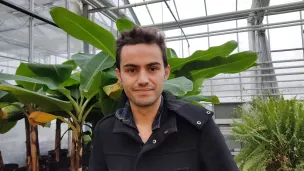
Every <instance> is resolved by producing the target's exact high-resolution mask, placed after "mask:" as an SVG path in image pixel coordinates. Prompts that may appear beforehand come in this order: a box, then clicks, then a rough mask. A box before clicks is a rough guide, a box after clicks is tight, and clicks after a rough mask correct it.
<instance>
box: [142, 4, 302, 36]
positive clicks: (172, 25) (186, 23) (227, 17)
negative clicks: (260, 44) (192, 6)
mask: <svg viewBox="0 0 304 171" xmlns="http://www.w3.org/2000/svg"><path fill="white" fill-rule="evenodd" d="M303 9H304V1H300V2H295V3H287V4H282V5H274V6H268V7H261V8H252V9H247V10H240V11H234V12H228V13H222V14H215V15H209V16H204V17H196V18H191V19H185V20H180V21H179V24H180V26H181V27H190V26H197V25H203V24H210V23H218V22H224V21H232V20H238V19H246V18H248V16H249V14H250V13H251V12H255V11H260V10H266V11H265V15H268V14H272V13H284V12H288V11H294V10H303ZM143 27H157V28H162V29H163V30H171V29H176V28H179V26H178V24H177V23H176V22H175V21H171V22H166V23H160V24H153V25H145V26H143Z"/></svg>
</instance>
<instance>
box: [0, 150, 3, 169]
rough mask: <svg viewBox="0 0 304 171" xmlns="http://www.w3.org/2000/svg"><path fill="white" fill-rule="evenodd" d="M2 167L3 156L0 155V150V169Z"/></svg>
mask: <svg viewBox="0 0 304 171" xmlns="http://www.w3.org/2000/svg"><path fill="white" fill-rule="evenodd" d="M3 168H4V163H3V158H2V155H1V151H0V170H2V169H3Z"/></svg>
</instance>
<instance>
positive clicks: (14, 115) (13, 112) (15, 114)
mask: <svg viewBox="0 0 304 171" xmlns="http://www.w3.org/2000/svg"><path fill="white" fill-rule="evenodd" d="M1 113H2V115H5V119H6V120H7V121H8V122H13V121H18V120H20V119H23V118H24V114H23V112H22V111H21V110H20V109H19V108H18V107H16V106H15V105H13V104H10V105H8V106H5V107H2V108H1ZM0 118H1V117H0ZM2 118H3V117H2Z"/></svg>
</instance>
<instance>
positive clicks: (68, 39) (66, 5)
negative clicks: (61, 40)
mask: <svg viewBox="0 0 304 171" xmlns="http://www.w3.org/2000/svg"><path fill="white" fill-rule="evenodd" d="M65 7H66V9H70V0H65ZM67 58H68V60H70V59H71V37H70V35H69V34H67Z"/></svg>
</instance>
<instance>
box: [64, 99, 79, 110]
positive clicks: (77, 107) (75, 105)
mask: <svg viewBox="0 0 304 171" xmlns="http://www.w3.org/2000/svg"><path fill="white" fill-rule="evenodd" d="M67 98H68V99H69V100H70V102H71V103H72V105H73V106H74V108H75V110H76V113H79V110H80V109H79V106H78V104H77V102H76V101H75V100H74V99H73V98H72V97H71V96H67Z"/></svg>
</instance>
